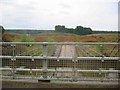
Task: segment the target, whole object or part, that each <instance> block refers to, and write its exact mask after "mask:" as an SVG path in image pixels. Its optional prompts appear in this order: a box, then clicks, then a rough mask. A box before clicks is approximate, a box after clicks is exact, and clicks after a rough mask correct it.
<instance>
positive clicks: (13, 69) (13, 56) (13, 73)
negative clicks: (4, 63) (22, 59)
mask: <svg viewBox="0 0 120 90" xmlns="http://www.w3.org/2000/svg"><path fill="white" fill-rule="evenodd" d="M15 46H16V45H11V47H12V49H13V50H12V51H13V55H12V59H11V60H12V76H13V79H15V63H14V62H15V60H16V59H15Z"/></svg>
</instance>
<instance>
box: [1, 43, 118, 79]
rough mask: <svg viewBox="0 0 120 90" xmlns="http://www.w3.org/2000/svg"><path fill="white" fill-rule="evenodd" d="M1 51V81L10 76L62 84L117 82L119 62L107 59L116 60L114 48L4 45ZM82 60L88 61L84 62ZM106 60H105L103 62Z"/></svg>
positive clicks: (114, 46)
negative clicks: (106, 80) (87, 81)
mask: <svg viewBox="0 0 120 90" xmlns="http://www.w3.org/2000/svg"><path fill="white" fill-rule="evenodd" d="M2 48H3V50H2V51H3V53H2V56H3V58H2V69H1V70H2V71H3V74H2V75H3V77H5V78H6V77H7V76H11V77H12V78H13V79H15V78H19V77H21V78H26V77H27V78H31V79H35V78H37V79H38V78H39V79H40V78H41V79H52V78H56V79H63V80H66V79H69V80H91V79H93V80H95V79H98V80H100V81H102V80H104V79H114V80H115V79H118V78H119V73H118V72H117V70H119V69H120V60H119V58H118V60H116V59H113V60H112V59H111V58H113V57H115V58H117V55H118V53H119V52H118V46H117V45H116V44H115V45H114V44H110V45H105V44H100V45H99V44H97V45H96V44H94V43H93V45H83V44H77V45H76V44H75V45H71V44H69V45H68V44H42V43H41V44H28V43H25V44H20V43H19V44H10V43H9V44H8V43H7V44H3V45H2ZM17 56H19V57H17ZM79 57H83V59H79ZM85 57H88V58H86V59H85ZM96 57H97V58H96ZM98 57H99V58H100V59H99V58H98ZM106 57H108V58H107V59H105V58H106ZM61 58H62V59H61ZM95 58H96V59H95ZM104 70H107V71H104ZM103 71H104V72H103ZM110 71H111V72H110Z"/></svg>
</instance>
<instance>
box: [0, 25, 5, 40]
mask: <svg viewBox="0 0 120 90" xmlns="http://www.w3.org/2000/svg"><path fill="white" fill-rule="evenodd" d="M4 32H5V29H4V27H3V26H1V25H0V41H2V39H3V34H4Z"/></svg>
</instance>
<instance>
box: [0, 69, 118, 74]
mask: <svg viewBox="0 0 120 90" xmlns="http://www.w3.org/2000/svg"><path fill="white" fill-rule="evenodd" d="M0 70H6V71H10V70H13V69H12V68H0ZM14 70H15V71H32V72H38V71H46V72H58V73H72V72H73V70H67V69H66V70H61V69H57V70H56V69H46V70H45V69H29V68H26V69H23V68H14ZM76 72H78V73H120V70H76Z"/></svg>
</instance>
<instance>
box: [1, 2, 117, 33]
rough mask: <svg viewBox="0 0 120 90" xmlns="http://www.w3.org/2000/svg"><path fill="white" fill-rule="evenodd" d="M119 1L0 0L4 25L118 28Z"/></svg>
mask: <svg viewBox="0 0 120 90" xmlns="http://www.w3.org/2000/svg"><path fill="white" fill-rule="evenodd" d="M118 1H119V0H0V4H1V5H0V6H1V10H2V11H1V12H0V24H1V25H3V26H4V27H5V28H31V29H32V28H33V29H44V30H45V29H54V26H55V25H65V26H66V27H69V28H75V27H76V26H78V25H81V26H85V27H91V28H92V29H94V30H110V31H111V30H118Z"/></svg>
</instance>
